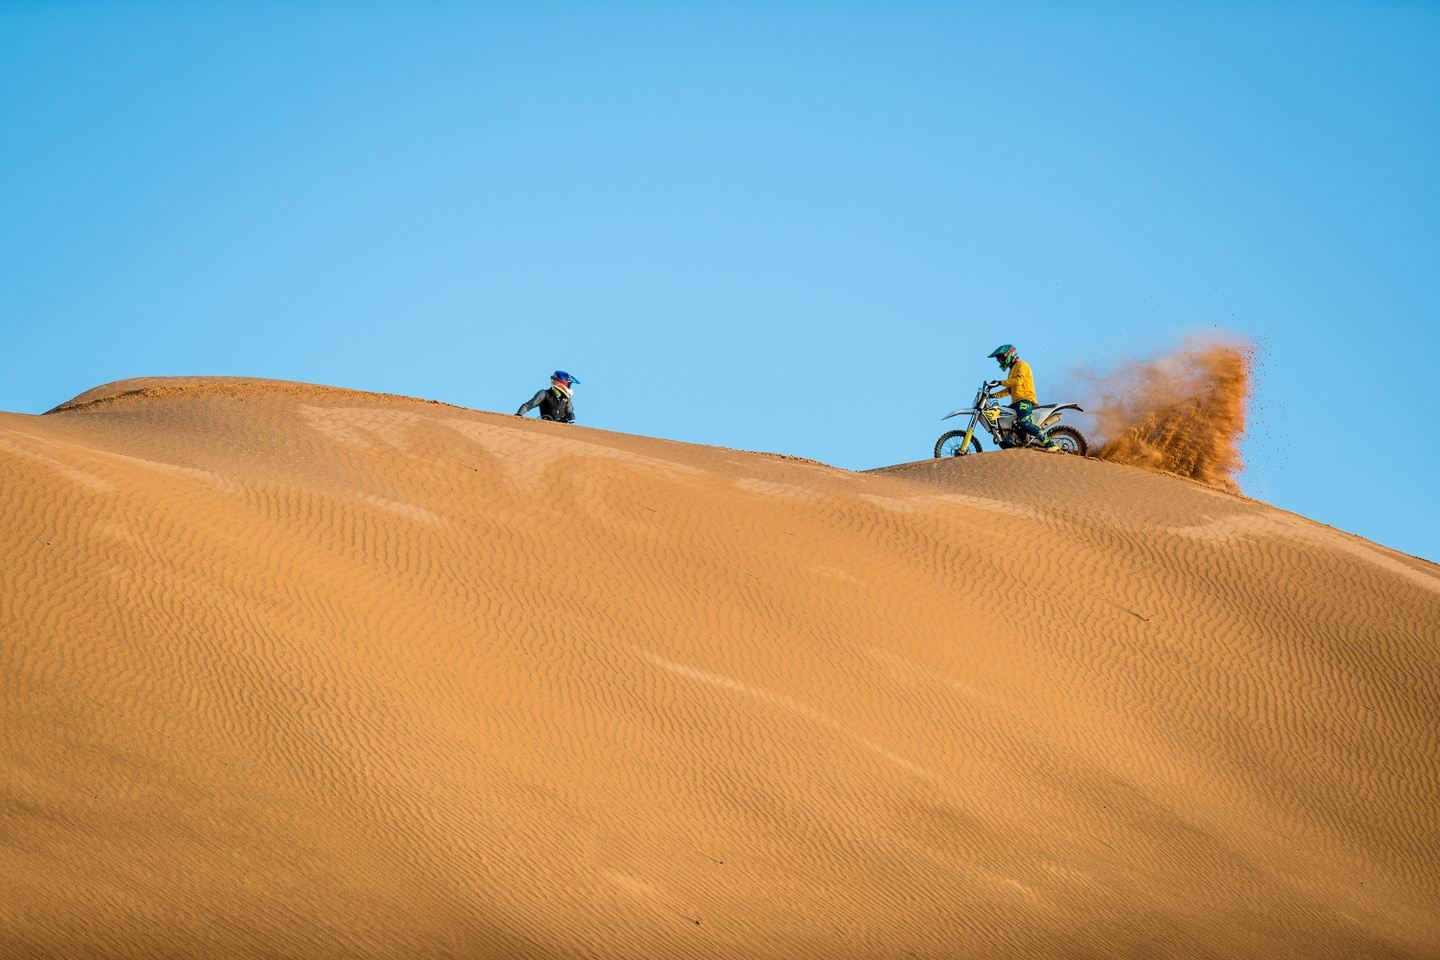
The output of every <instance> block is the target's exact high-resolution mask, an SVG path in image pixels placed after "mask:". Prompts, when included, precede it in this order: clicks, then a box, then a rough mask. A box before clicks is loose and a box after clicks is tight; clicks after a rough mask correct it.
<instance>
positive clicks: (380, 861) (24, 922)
mask: <svg viewBox="0 0 1440 960" xmlns="http://www.w3.org/2000/svg"><path fill="white" fill-rule="evenodd" d="M57 411H59V412H55V413H52V414H49V415H45V416H41V417H31V416H20V415H14V414H0V472H3V475H0V503H3V509H4V514H3V515H4V517H5V519H6V523H5V524H4V526H3V529H0V544H3V552H0V557H3V562H0V625H3V627H4V636H5V638H6V645H5V647H4V648H3V649H4V658H5V659H4V663H3V676H4V678H5V679H4V683H5V691H6V695H5V697H4V698H3V710H4V715H3V717H0V730H3V734H0V736H3V738H4V740H3V745H4V751H3V756H4V758H5V760H4V776H3V778H0V783H3V793H0V823H3V825H4V829H3V831H0V837H3V843H0V956H17V957H28V956H47V957H48V956H75V957H81V956H115V957H124V956H145V957H172V956H173V957H184V956H200V955H204V956H236V957H241V956H306V957H326V956H335V957H341V956H344V957H410V956H414V957H422V956H425V957H433V956H455V957H569V956H590V957H627V958H630V957H737V956H747V957H894V956H916V957H935V958H953V957H965V956H986V957H1116V956H1135V957H1154V956H1175V957H1254V956H1286V957H1416V958H1421V957H1435V956H1440V920H1437V916H1436V911H1435V910H1434V904H1435V903H1437V902H1440V857H1437V852H1440V851H1437V841H1436V839H1435V838H1436V836H1437V833H1436V829H1435V828H1436V826H1437V819H1436V816H1437V815H1436V810H1437V808H1440V807H1437V798H1440V759H1437V757H1440V735H1437V731H1440V643H1437V635H1436V634H1437V630H1436V624H1437V623H1440V570H1437V568H1436V567H1435V566H1434V565H1433V564H1429V563H1426V562H1424V561H1421V560H1418V559H1416V558H1413V557H1408V556H1405V555H1404V554H1399V553H1396V552H1394V551H1390V550H1387V549H1385V548H1384V547H1381V546H1378V545H1375V544H1372V543H1369V542H1367V541H1364V540H1361V539H1360V538H1356V537H1352V536H1349V535H1346V534H1342V533H1339V532H1337V531H1334V530H1331V529H1329V528H1327V527H1324V526H1322V525H1320V524H1316V523H1313V522H1311V521H1308V520H1305V519H1303V518H1300V517H1295V516H1293V515H1290V514H1285V513H1283V512H1281V511H1276V510H1274V509H1273V508H1269V507H1267V506H1265V505H1263V504H1259V503H1256V502H1254V501H1248V500H1245V499H1243V498H1239V497H1235V496H1230V495H1228V494H1225V493H1223V492H1220V491H1217V490H1213V489H1209V488H1207V487H1204V486H1201V485H1199V484H1192V483H1185V482H1183V481H1180V480H1176V479H1173V478H1170V477H1166V476H1162V475H1159V474H1156V473H1152V472H1147V471H1143V470H1136V469H1133V468H1131V467H1127V466H1123V465H1118V464H1114V463H1106V462H1097V461H1089V460H1081V459H1077V458H1069V457H1045V456H1042V455H1039V454H1034V453H1030V452H1026V451H1010V452H1004V453H995V454H987V455H984V456H980V457H966V458H955V459H953V460H950V461H925V462H922V463H918V464H911V465H903V466H900V467H896V468H892V469H889V470H885V471H879V472H871V473H864V474H856V473H850V472H847V471H842V470H837V469H834V468H828V467H824V466H821V465H815V464H811V463H807V462H803V461H795V460H785V459H781V458H778V457H775V456H771V455H763V454H747V453H742V452H739V451H733V450H721V449H716V448H707V447H698V446H693V445H689V444H683V443H676V442H671V441H661V440H652V439H647V438H640V437H632V436H625V435H620V434H613V433H607V432H604V431H599V430H591V429H586V428H583V427H566V426H563V425H557V424H548V423H539V422H534V421H524V422H522V421H520V420H517V419H515V418H513V417H509V416H501V415H495V414H486V413H479V412H475V411H468V410H464V409H461V408H456V407H450V406H446V405H442V404H435V403H429V402H424V401H416V400H413V399H409V398H393V397H386V396H383V395H376V394H364V393H359V392H355V391H345V390H339V389H334V388H323V387H314V386H309V385H304V384H286V383H276V382H263V381H249V380H226V381H213V380H196V381H167V382H156V381H124V382H121V383H120V384H116V385H107V386H105V387H101V388H97V389H96V390H93V391H89V392H87V393H86V394H82V395H81V396H80V397H78V398H77V400H76V401H72V402H70V403H67V404H62V405H60V407H58V408H57Z"/></svg>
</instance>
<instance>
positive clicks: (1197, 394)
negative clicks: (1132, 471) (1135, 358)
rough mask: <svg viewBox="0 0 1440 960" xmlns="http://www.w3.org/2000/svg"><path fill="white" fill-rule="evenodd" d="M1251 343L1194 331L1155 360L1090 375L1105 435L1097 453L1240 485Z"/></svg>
mask: <svg viewBox="0 0 1440 960" xmlns="http://www.w3.org/2000/svg"><path fill="white" fill-rule="evenodd" d="M1251 358H1252V349H1251V347H1250V346H1249V345H1248V344H1244V343H1241V342H1231V341H1220V340H1214V339H1203V338H1202V339H1194V340H1191V341H1190V342H1189V343H1187V344H1185V345H1184V346H1183V347H1181V348H1180V349H1178V350H1176V351H1174V352H1173V353H1171V354H1169V355H1167V356H1164V357H1161V358H1159V359H1156V360H1152V361H1148V362H1144V363H1136V364H1132V365H1127V366H1125V367H1122V368H1120V369H1118V370H1116V371H1113V372H1111V373H1109V374H1106V375H1105V376H1103V377H1101V376H1095V375H1089V376H1087V377H1086V379H1088V380H1090V381H1091V382H1092V383H1094V384H1095V385H1096V389H1097V390H1098V391H1099V392H1100V397H1101V399H1100V401H1099V402H1098V403H1097V404H1095V405H1093V407H1091V408H1089V409H1090V412H1092V413H1093V414H1094V415H1095V418H1096V421H1097V427H1098V432H1099V435H1100V437H1101V438H1102V440H1103V442H1102V443H1101V445H1100V447H1099V449H1098V450H1096V452H1095V456H1096V457H1098V458H1100V459H1101V460H1109V461H1111V462H1112V463H1124V464H1129V465H1131V466H1137V467H1147V468H1149V469H1152V470H1162V471H1164V472H1165V473H1171V474H1174V475H1176V476H1180V477H1186V478H1187V479H1190V480H1196V481H1199V482H1200V483H1204V484H1207V485H1209V486H1212V487H1216V488H1218V489H1221V490H1228V491H1231V492H1239V489H1240V488H1239V484H1238V483H1237V482H1236V479H1235V477H1236V475H1237V474H1238V473H1239V472H1240V469H1241V466H1242V460H1241V457H1240V438H1241V436H1242V435H1243V434H1244V432H1245V412H1246V403H1247V401H1248V400H1249V397H1250V368H1251Z"/></svg>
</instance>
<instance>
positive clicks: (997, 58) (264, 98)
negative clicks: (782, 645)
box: [0, 0, 1440, 560]
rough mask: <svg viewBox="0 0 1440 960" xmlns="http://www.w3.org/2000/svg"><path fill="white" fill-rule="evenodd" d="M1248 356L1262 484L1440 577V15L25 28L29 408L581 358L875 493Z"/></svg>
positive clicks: (624, 403) (18, 142)
mask: <svg viewBox="0 0 1440 960" xmlns="http://www.w3.org/2000/svg"><path fill="white" fill-rule="evenodd" d="M1212 327H1219V328H1222V329H1225V330H1230V331H1235V332H1238V333H1241V334H1244V335H1247V336H1249V337H1251V338H1253V339H1254V340H1255V342H1256V343H1257V344H1258V346H1259V348H1260V362H1261V366H1260V369H1259V380H1258V383H1257V391H1256V397H1255V404H1254V407H1253V408H1252V417H1253V420H1254V423H1253V428H1252V430H1251V433H1250V435H1249V437H1248V438H1247V440H1246V442H1245V445H1244V450H1245V456H1246V459H1247V463H1248V467H1247V470H1246V472H1245V474H1244V475H1243V476H1242V478H1241V484H1242V487H1243V488H1244V490H1245V491H1246V492H1247V493H1248V494H1250V495H1252V496H1255V497H1258V498H1260V499H1263V500H1267V501H1269V502H1272V503H1274V504H1276V505H1278V506H1281V507H1284V508H1287V509H1290V510H1294V511H1297V512H1299V513H1302V514H1304V515H1306V516H1310V517H1313V518H1315V519H1317V520H1320V521H1322V522H1324V523H1328V524H1332V525H1334V526H1337V527H1340V528H1342V529H1345V530H1350V531H1353V532H1356V533H1359V534H1361V535H1363V536H1366V537H1369V538H1371V539H1373V540H1377V541H1379V542H1381V543H1384V544H1387V545H1389V546H1393V547H1396V548H1398V549H1401V550H1405V551H1408V552H1411V553H1415V554H1417V555H1420V556H1424V557H1427V558H1429V559H1432V560H1440V509H1437V505H1436V492H1435V491H1436V471H1437V468H1440V437H1437V436H1436V433H1435V431H1434V429H1433V423H1434V422H1435V421H1434V413H1433V407H1432V406H1431V405H1432V403H1434V402H1436V401H1437V400H1440V398H1437V397H1436V396H1435V394H1434V393H1433V392H1432V391H1434V390H1435V388H1436V370H1437V365H1440V332H1437V327H1440V4H1436V3H1420V2H1413V3H1388V2H1376V0H1371V2H1363V3H1359V2H1357V3H1353V4H1342V3H1326V2H1316V3H1306V4H1299V3H1291V2H1285V3H1238V2H1237V3H1216V4H1198V3H1197V4H1184V5H1181V4H1150V3H1135V4H1105V3H1085V4H1071V3H1058V2H1057V3H1028V4H1027V3H994V4H983V3H976V4H963V3H939V2H932V3H907V2H903V0H886V2H880V0H875V2H871V3H845V2H819V0H817V2H813V3H787V2H783V0H767V2H754V3H744V2H739V3H687V2H683V0H672V2H666V3H658V2H650V3H604V2H585V3H573V4H564V3H519V2H517V3H494V4H487V3H459V2H455V3H424V2H419V0H410V2H405V3H399V2H396V3H387V4H382V3H366V2H346V3H304V2H294V3H280V2H265V0H250V2H236V3H226V2H208V3H140V2H123V0H118V2H107V3H101V2H80V0H76V2H64V3H61V2H55V3H42V2H25V0H0V362H3V368H0V369H3V376H0V409H3V410H9V411H15V412H24V413H38V412H41V411H43V410H46V409H48V408H49V407H51V406H53V405H55V404H57V403H59V402H61V401H64V400H66V399H68V398H69V397H71V396H73V395H75V394H77V393H80V392H81V391H83V390H85V389H88V388H89V387H92V386H96V385H98V384H101V383H104V382H107V381H110V380H116V379H121V378H126V377H137V376H168V375H190V374H214V375H220V374H224V375H244V376H259V377H275V378H283V379H293V380H303V381H309V382H315V383H325V384H334V385H339V386H346V387H354V388H359V389H367V390H379V391H388V392H396V393H404V394H410V395H414V396H421V397H428V398H433V399H438V400H444V401H448V402H451V403H456V404H461V405H464V406H469V407H477V408H481V409H488V410H498V411H504V412H512V411H513V410H514V408H515V407H516V406H518V405H519V403H520V402H521V401H522V400H524V399H525V398H527V397H528V396H529V395H530V394H531V393H533V392H534V391H535V390H537V389H539V388H540V387H542V386H543V385H544V384H545V383H546V380H547V376H548V374H549V372H550V371H551V370H553V369H555V368H556V367H562V368H564V369H567V370H569V371H571V372H572V373H574V374H576V375H577V376H579V377H580V378H581V380H582V381H583V382H582V384H581V386H580V388H579V389H578V390H577V391H576V406H577V411H578V413H579V416H580V419H581V422H582V423H584V424H586V425H590V426H595V427H603V428H606V429H612V430H621V431H626V432H631V433H640V434H649V435H654V436H662V437H671V438H676V439H682V440H688V441H693V442H697V443H707V444H721V445H725V446H732V447H739V448H745V449H752V450H771V451H778V452H784V453H791V454H796V455H801V456H807V457H813V458H815V459H818V460H823V461H826V462H828V463H833V464H836V465H838V466H844V467H855V468H861V467H870V466H879V465H884V464H888V463H895V462H901V461H906V460H913V459H918V458H921V457H924V456H928V455H929V453H930V450H931V447H932V445H933V443H934V440H935V438H936V436H938V435H939V433H940V432H941V431H942V429H944V428H945V427H947V426H948V424H942V423H941V422H940V419H939V418H940V417H941V415H943V414H944V413H946V412H948V411H949V410H951V409H954V408H955V407H958V406H962V405H964V404H965V403H966V402H968V400H969V399H970V397H971V396H972V394H973V393H974V389H975V385H976V383H977V382H978V381H979V380H981V379H983V378H985V377H988V376H990V375H991V374H992V371H993V370H994V366H993V363H992V362H991V361H989V360H986V359H985V355H986V354H987V353H989V351H990V350H991V348H993V347H994V346H995V345H996V344H997V343H999V342H1002V341H1013V342H1015V343H1016V344H1018V345H1020V348H1021V351H1022V354H1023V355H1024V356H1026V357H1027V359H1029V360H1030V361H1031V363H1032V365H1033V366H1034V367H1035V370H1036V375H1037V379H1038V380H1039V382H1040V388H1041V390H1040V392H1041V393H1042V394H1046V395H1048V396H1046V397H1042V399H1049V398H1052V397H1053V398H1055V399H1078V400H1080V401H1081V402H1084V400H1085V399H1086V398H1085V397H1084V396H1076V397H1070V396H1065V397H1063V398H1062V397H1058V396H1056V394H1058V393H1061V392H1063V391H1065V390H1066V389H1067V384H1068V382H1069V381H1068V376H1067V375H1068V372H1069V371H1071V370H1074V369H1077V368H1091V369H1094V368H1103V367H1105V366H1107V365H1111V364H1114V363H1118V362H1122V361H1123V360H1124V358H1126V357H1134V356H1142V355H1147V354H1152V353H1154V352H1156V351H1160V350H1163V349H1164V348H1165V347H1166V346H1168V345H1170V344H1173V343H1174V342H1176V341H1177V340H1179V339H1180V338H1182V337H1183V336H1185V335H1186V334H1187V333H1189V332H1192V331H1196V330H1201V331H1203V330H1206V329H1210V328H1212ZM1047 381H1048V384H1049V387H1048V389H1047ZM1076 389H1078V388H1076Z"/></svg>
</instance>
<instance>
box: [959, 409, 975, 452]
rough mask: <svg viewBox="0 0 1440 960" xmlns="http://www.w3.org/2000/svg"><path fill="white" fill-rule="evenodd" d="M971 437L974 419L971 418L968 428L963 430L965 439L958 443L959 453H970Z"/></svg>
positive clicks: (973, 434) (973, 430)
mask: <svg viewBox="0 0 1440 960" xmlns="http://www.w3.org/2000/svg"><path fill="white" fill-rule="evenodd" d="M973 436H975V417H974V416H971V417H970V426H968V427H966V428H965V439H964V440H961V441H960V452H961V453H962V454H966V453H969V452H970V438H971V437H973Z"/></svg>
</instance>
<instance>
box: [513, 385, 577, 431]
mask: <svg viewBox="0 0 1440 960" xmlns="http://www.w3.org/2000/svg"><path fill="white" fill-rule="evenodd" d="M536 407H539V408H540V419H541V420H558V421H560V422H561V423H574V422H575V403H574V401H572V400H571V399H570V398H569V397H567V396H565V395H564V394H562V393H560V392H559V391H558V390H556V389H555V388H554V387H551V388H550V389H549V390H541V391H540V392H539V393H537V394H535V396H533V397H531V398H530V399H529V400H527V401H525V403H523V404H522V405H521V406H520V409H519V410H516V411H515V416H517V417H523V416H525V414H527V413H529V412H530V411H531V410H534V409H535V408H536Z"/></svg>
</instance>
